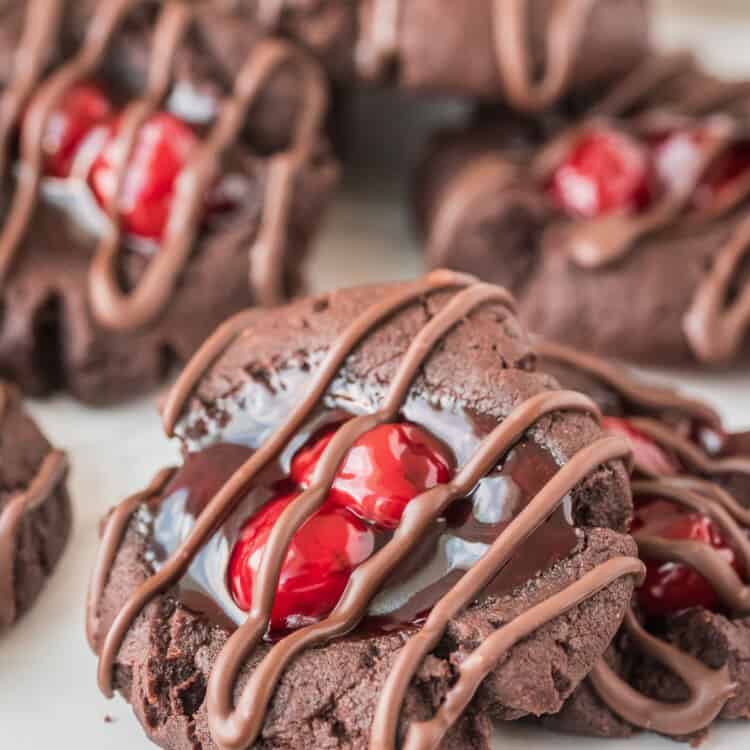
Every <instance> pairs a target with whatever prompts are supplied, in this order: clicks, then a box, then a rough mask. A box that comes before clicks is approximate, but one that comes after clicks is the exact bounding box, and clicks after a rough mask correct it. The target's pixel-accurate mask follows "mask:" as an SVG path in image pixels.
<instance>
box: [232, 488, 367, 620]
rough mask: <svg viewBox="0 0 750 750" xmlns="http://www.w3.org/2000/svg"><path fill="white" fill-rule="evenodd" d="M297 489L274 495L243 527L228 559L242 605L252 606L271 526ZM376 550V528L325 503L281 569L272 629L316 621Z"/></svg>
mask: <svg viewBox="0 0 750 750" xmlns="http://www.w3.org/2000/svg"><path fill="white" fill-rule="evenodd" d="M297 497H298V493H293V494H290V495H281V496H278V497H276V498H274V499H273V500H271V501H270V502H269V503H268V504H267V505H265V506H264V507H263V508H262V509H261V510H260V511H258V513H256V514H255V515H254V516H252V517H251V518H250V519H249V520H248V522H247V523H246V524H245V526H244V527H243V529H242V531H241V532H240V536H239V539H238V540H237V543H236V545H235V547H234V550H233V551H232V556H231V559H230V562H229V585H230V589H231V593H232V596H233V597H234V600H235V602H236V603H237V606H239V607H240V608H241V609H243V610H249V609H250V608H251V606H252V598H253V582H254V580H255V577H256V575H257V572H258V568H259V566H260V562H261V559H262V556H263V551H264V550H265V548H266V544H267V543H268V538H269V536H270V534H271V530H272V529H273V527H274V525H275V524H276V522H277V521H278V519H279V517H280V516H281V514H282V513H283V511H284V509H285V508H286V507H287V506H288V505H289V504H290V503H291V502H292V501H294V500H295V499H296V498H297ZM374 549H375V536H374V534H373V531H372V530H371V529H370V528H368V527H367V525H366V524H364V523H363V522H362V521H360V520H359V519H358V518H355V516H353V515H352V514H351V513H349V512H348V511H347V510H345V509H344V508H341V507H337V506H333V505H330V504H326V505H325V506H323V508H321V509H320V510H319V511H318V512H317V513H316V514H315V515H314V516H313V517H312V518H310V519H309V520H308V521H307V523H305V524H304V525H303V526H302V528H300V530H299V531H298V532H297V533H296V534H295V535H294V537H293V539H292V542H291V545H290V546H289V550H288V552H287V556H286V559H285V560H284V564H283V566H282V569H281V575H280V577H279V585H278V588H277V590H276V597H275V598H274V603H273V610H272V612H271V630H273V631H285V630H291V629H293V628H298V627H301V626H303V625H305V624H309V623H311V622H316V621H318V620H320V619H322V618H323V617H325V616H326V615H328V614H329V613H330V612H331V610H333V608H334V607H335V606H336V603H337V602H338V600H339V599H340V598H341V595H342V594H343V592H344V589H345V588H346V584H347V582H348V580H349V577H350V575H351V573H352V571H353V570H354V568H356V567H357V566H358V565H360V564H361V563H363V562H364V561H365V560H367V558H368V557H369V556H370V555H371V554H372V553H373V551H374Z"/></svg>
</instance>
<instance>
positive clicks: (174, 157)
mask: <svg viewBox="0 0 750 750" xmlns="http://www.w3.org/2000/svg"><path fill="white" fill-rule="evenodd" d="M118 129H119V123H118V122H115V123H113V124H112V125H111V126H110V128H109V132H108V137H107V141H106V143H105V144H104V147H103V149H102V151H101V152H100V154H99V155H98V156H97V158H96V160H95V161H94V164H93V165H92V167H91V172H90V174H89V184H90V185H91V189H92V190H93V192H94V195H95V196H96V198H97V200H98V201H99V203H100V205H102V206H106V205H107V204H108V203H109V200H110V199H111V196H112V194H113V192H114V190H115V171H114V169H115V164H116V163H117V156H118V153H119V149H120V148H121V144H120V140H119V138H118ZM197 143H198V137H197V135H196V134H195V133H194V132H193V130H192V129H191V128H190V127H189V126H188V125H186V124H185V123H184V122H182V120H179V119H177V118H176V117H175V116H174V115H171V114H169V113H167V112H158V113H156V114H154V115H152V116H151V117H149V118H148V120H147V121H146V122H145V124H144V125H143V127H142V128H141V129H140V131H139V133H138V137H137V139H136V142H135V145H134V146H133V151H132V154H131V156H130V159H129V162H128V168H127V171H126V174H125V179H124V182H123V186H122V191H121V194H120V201H119V212H120V216H121V218H122V221H123V227H124V229H125V231H127V232H129V233H130V234H133V235H137V236H139V237H146V238H149V239H154V240H159V239H161V237H162V234H163V232H164V229H165V227H166V225H167V219H168V218H169V214H170V210H171V207H172V198H173V197H174V190H175V183H176V181H177V178H178V177H179V175H180V172H182V170H183V168H184V167H185V163H186V162H187V159H188V156H189V154H190V153H191V151H192V150H193V149H194V148H195V146H196V144H197Z"/></svg>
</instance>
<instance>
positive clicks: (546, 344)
mask: <svg viewBox="0 0 750 750" xmlns="http://www.w3.org/2000/svg"><path fill="white" fill-rule="evenodd" d="M534 348H535V349H536V351H537V352H538V354H539V356H540V357H541V358H542V359H543V360H546V361H547V362H550V363H558V364H561V365H563V366H565V367H569V368H572V369H573V370H576V371H578V372H581V373H585V374H587V375H589V376H590V377H592V378H594V379H595V380H597V381H599V382H601V383H602V384H603V385H605V386H606V387H607V388H609V389H611V390H612V391H614V392H615V393H616V394H618V396H619V397H620V398H622V400H623V402H624V403H625V405H626V406H627V407H628V408H629V409H630V410H632V411H633V413H634V415H632V416H629V417H628V422H629V423H630V424H631V425H632V426H633V427H635V428H636V429H637V430H638V431H639V432H641V433H642V434H644V435H645V436H646V437H648V438H650V439H651V440H652V441H653V442H655V443H656V444H657V445H658V446H659V447H660V448H662V449H663V450H665V451H666V452H667V453H668V454H671V455H674V456H675V457H676V458H677V459H679V461H680V463H681V464H682V465H683V466H684V467H685V469H686V470H687V473H688V474H691V475H700V476H704V477H709V478H714V479H716V480H722V479H726V480H729V479H730V478H731V477H732V476H736V475H740V476H748V477H750V456H745V455H742V454H741V453H735V452H732V451H730V452H729V453H728V454H727V455H725V454H724V452H723V451H720V452H719V455H711V454H710V453H708V452H707V451H706V450H705V449H704V448H703V447H701V446H700V445H698V444H697V443H695V442H694V441H692V440H691V439H690V438H689V437H688V436H687V435H686V434H685V431H684V430H681V429H678V428H675V427H672V426H670V420H672V419H674V420H676V421H678V422H680V421H682V422H687V423H693V424H698V425H705V426H707V427H709V428H710V429H714V430H718V431H721V418H720V417H719V415H718V414H717V413H716V412H715V411H714V410H713V409H712V408H711V407H710V406H708V405H707V404H705V403H703V402H702V401H698V400H696V399H691V398H688V397H686V396H683V395H681V394H680V393H679V392H678V391H676V390H674V389H672V388H668V387H664V386H655V385H649V384H647V383H645V382H643V381H641V380H639V379H638V378H636V377H634V376H633V375H630V374H629V373H628V372H627V370H626V369H624V368H621V367H618V366H617V365H615V364H613V363H611V362H608V361H607V360H605V359H601V358H599V357H596V356H595V355H593V354H587V353H584V352H579V351H577V350H574V349H571V348H569V347H566V346H563V345H562V344H557V343H554V342H551V341H547V340H544V339H541V338H539V337H536V338H535V339H534ZM664 417H667V418H668V419H666V420H665V419H664ZM726 439H727V440H729V439H731V435H730V436H728V437H727V438H726ZM636 460H637V459H636ZM636 470H637V471H638V472H639V473H640V474H642V475H643V476H647V477H652V476H653V470H652V469H651V467H649V466H647V465H643V464H641V463H637V464H636ZM719 489H720V488H719ZM722 502H724V501H722ZM735 505H736V501H735Z"/></svg>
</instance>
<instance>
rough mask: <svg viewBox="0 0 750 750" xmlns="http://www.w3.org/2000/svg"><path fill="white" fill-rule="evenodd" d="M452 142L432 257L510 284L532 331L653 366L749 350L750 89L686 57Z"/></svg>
mask: <svg viewBox="0 0 750 750" xmlns="http://www.w3.org/2000/svg"><path fill="white" fill-rule="evenodd" d="M479 119H480V122H479V123H478V124H477V125H476V126H475V127H472V128H469V129H467V130H466V131H464V132H459V133H450V134H445V135H443V136H442V137H440V138H438V139H437V141H436V144H435V145H434V147H433V150H432V151H431V155H430V156H429V157H428V159H427V163H426V164H425V167H424V170H423V173H422V179H421V185H420V188H419V214H420V218H421V223H422V226H423V228H424V231H425V234H426V238H427V246H428V250H427V252H428V257H429V262H430V263H431V264H433V265H435V266H442V265H448V266H451V267H454V268H457V269H459V270H466V271H469V272H472V273H477V274H479V275H481V276H483V277H485V278H487V279H488V280H490V281H494V282H497V283H502V284H505V285H507V286H509V287H510V288H511V289H512V290H513V291H514V292H515V293H516V294H517V295H518V297H519V305H520V308H519V309H520V314H521V318H522V320H524V322H525V323H526V324H527V325H528V326H529V328H531V329H532V330H535V331H538V332H539V333H541V334H543V335H545V336H548V337H549V338H551V339H553V340H558V341H563V342H565V343H568V344H570V345H572V346H575V347H576V348H580V349H584V350H586V349H588V350H590V351H594V352H596V353H603V354H608V355H611V356H614V357H618V358H626V359H631V360H636V361H640V362H646V363H661V364H671V365H685V364H700V365H718V364H726V363H728V362H732V361H736V360H739V359H744V358H746V357H747V355H748V352H750V345H749V344H750V339H749V338H748V335H747V333H748V326H749V325H750V291H749V290H750V287H749V286H748V281H749V278H748V264H747V262H746V261H747V250H748V247H750V141H748V139H747V125H748V123H749V122H750V85H749V84H748V83H747V82H731V83H730V82H726V81H721V80H718V79H716V78H713V77H710V76H708V75H706V74H705V73H703V72H701V71H700V70H699V69H697V68H696V66H695V65H694V64H693V62H692V60H691V59H690V58H689V57H688V56H686V55H681V54H676V55H672V56H668V57H655V58H651V59H648V60H646V62H644V63H643V65H642V66H640V67H639V68H637V69H635V70H634V71H633V72H632V73H631V74H630V75H629V76H627V77H626V78H624V79H623V80H621V81H620V82H619V83H617V84H616V85H614V86H613V87H612V88H610V89H609V90H608V91H606V92H605V93H604V94H603V95H602V96H601V97H599V98H595V99H592V100H589V101H588V102H587V101H585V100H581V101H580V102H578V103H576V105H575V106H568V107H566V108H565V109H564V110H561V111H560V112H558V113H557V115H555V116H549V117H546V118H543V119H542V120H539V121H537V122H536V123H533V124H530V123H528V122H516V123H515V125H514V124H512V123H510V122H509V121H508V119H507V117H505V116H503V117H502V118H501V119H500V121H498V123H497V124H494V123H493V115H489V114H487V113H485V114H484V115H483V116H480V118H479Z"/></svg>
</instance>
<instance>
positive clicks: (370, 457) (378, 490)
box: [292, 422, 452, 529]
mask: <svg viewBox="0 0 750 750" xmlns="http://www.w3.org/2000/svg"><path fill="white" fill-rule="evenodd" d="M335 431H336V428H335V427H334V428H329V429H327V430H326V431H324V432H323V433H322V434H320V435H318V436H317V437H316V438H314V439H313V441H312V442H311V443H309V444H308V445H307V446H306V447H305V448H303V449H302V450H301V451H299V453H297V455H296V456H295V457H294V460H293V461H292V479H294V480H295V481H296V482H297V483H298V484H299V485H301V486H305V485H307V484H308V483H309V481H310V477H311V475H312V472H313V471H314V469H315V466H316V465H317V462H318V460H319V459H320V456H321V455H322V453H323V451H324V450H325V448H326V446H327V445H328V443H329V442H330V440H331V438H332V437H333V434H334V432H335ZM451 476H452V469H451V461H450V459H449V457H448V455H447V453H446V451H445V449H444V448H443V447H442V446H441V445H440V443H439V442H438V441H437V440H436V439H435V438H433V437H431V436H430V435H428V434H427V433H426V432H425V431H424V430H423V429H421V428H420V427H417V426H416V425H413V424H410V423H408V422H402V423H398V424H384V425H380V426H379V427H376V428H375V429H373V430H370V431H369V432H367V433H366V434H364V435H362V437H360V438H359V440H357V441H356V442H355V443H354V445H353V446H352V448H351V450H350V451H349V453H348V454H347V455H346V458H345V459H344V461H343V462H342V464H341V466H340V467H339V470H338V473H337V474H336V479H335V480H334V482H333V485H332V487H331V492H330V494H329V500H330V501H331V502H334V503H337V504H338V505H342V506H344V507H346V508H348V509H349V510H351V511H352V512H353V513H356V514H357V515H358V516H360V517H361V518H364V519H365V520H366V521H369V522H371V523H375V524H378V525H379V526H382V527H384V528H389V529H392V528H395V527H396V526H398V524H399V523H400V521H401V516H402V515H403V513H404V509H405V508H406V506H407V504H408V503H409V502H410V501H411V500H413V499H414V498H415V497H416V496H417V495H419V494H421V493H422V492H424V491H425V490H428V489H430V488H431V487H435V485H438V484H445V483H446V482H449V481H450V480H451Z"/></svg>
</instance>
